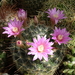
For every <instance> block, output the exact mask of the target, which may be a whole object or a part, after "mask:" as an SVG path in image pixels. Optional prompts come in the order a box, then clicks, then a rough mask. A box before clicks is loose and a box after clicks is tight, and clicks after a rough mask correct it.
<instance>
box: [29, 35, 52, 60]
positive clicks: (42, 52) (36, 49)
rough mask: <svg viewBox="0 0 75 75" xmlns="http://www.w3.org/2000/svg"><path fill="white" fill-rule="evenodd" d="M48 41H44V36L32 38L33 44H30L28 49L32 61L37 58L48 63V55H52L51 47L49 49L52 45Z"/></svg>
mask: <svg viewBox="0 0 75 75" xmlns="http://www.w3.org/2000/svg"><path fill="white" fill-rule="evenodd" d="M49 41H50V39H46V36H44V37H40V36H39V35H38V36H37V39H36V38H33V43H31V44H30V45H31V47H30V48H29V50H30V52H28V54H29V55H30V54H31V55H34V58H33V61H34V60H36V59H37V58H39V59H40V60H42V57H43V58H44V59H45V60H46V61H48V55H53V51H52V48H53V47H51V46H52V45H53V43H52V42H49Z"/></svg>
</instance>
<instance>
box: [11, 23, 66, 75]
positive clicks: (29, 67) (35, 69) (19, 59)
mask: <svg viewBox="0 0 75 75" xmlns="http://www.w3.org/2000/svg"><path fill="white" fill-rule="evenodd" d="M52 32H53V30H52V29H51V28H50V27H47V26H45V25H40V24H39V25H37V26H35V25H31V26H29V27H27V28H26V30H25V31H24V32H23V33H22V34H21V36H20V37H16V38H15V39H13V41H12V44H11V45H12V46H11V47H10V50H11V53H12V55H13V61H14V62H15V63H16V65H17V68H18V70H20V71H21V72H22V73H25V75H38V74H39V75H49V74H50V75H53V74H54V72H55V71H56V70H57V68H58V67H59V64H60V63H61V61H62V59H63V57H64V54H65V49H66V47H65V46H64V45H60V46H59V45H58V44H55V45H54V47H55V48H54V49H53V50H54V54H53V55H52V56H49V58H48V61H45V60H44V59H43V60H41V61H40V60H38V59H37V60H35V61H33V60H32V59H33V56H31V55H28V54H27V53H28V48H29V46H28V44H27V41H28V42H32V39H33V38H34V37H35V38H36V37H37V35H40V36H41V37H42V36H44V35H46V36H47V38H49V37H51V36H50V33H52ZM18 40H20V41H22V43H23V44H22V45H21V46H19V45H16V41H18ZM59 56H60V57H59Z"/></svg>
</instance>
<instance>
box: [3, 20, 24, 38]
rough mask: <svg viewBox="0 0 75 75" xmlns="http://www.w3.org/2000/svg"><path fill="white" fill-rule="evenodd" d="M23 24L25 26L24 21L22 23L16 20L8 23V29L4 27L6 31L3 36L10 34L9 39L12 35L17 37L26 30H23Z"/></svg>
mask: <svg viewBox="0 0 75 75" xmlns="http://www.w3.org/2000/svg"><path fill="white" fill-rule="evenodd" d="M22 24H23V21H22V22H20V21H17V20H16V19H14V20H13V21H12V20H10V22H9V23H8V27H3V29H5V31H4V32H3V34H8V37H10V36H12V35H13V36H14V37H16V36H17V35H19V34H20V33H21V31H24V30H25V29H24V28H22Z"/></svg>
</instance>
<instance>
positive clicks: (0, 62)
mask: <svg viewBox="0 0 75 75" xmlns="http://www.w3.org/2000/svg"><path fill="white" fill-rule="evenodd" d="M5 56H6V53H5V52H1V51H0V71H2V69H3V68H4V61H5Z"/></svg>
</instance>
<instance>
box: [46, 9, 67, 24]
mask: <svg viewBox="0 0 75 75" xmlns="http://www.w3.org/2000/svg"><path fill="white" fill-rule="evenodd" d="M46 13H48V17H49V18H50V19H51V21H52V23H54V24H57V23H58V21H59V20H60V19H64V18H66V17H64V14H63V11H60V10H59V9H58V10H57V11H56V8H54V9H52V10H50V9H48V11H46Z"/></svg>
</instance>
